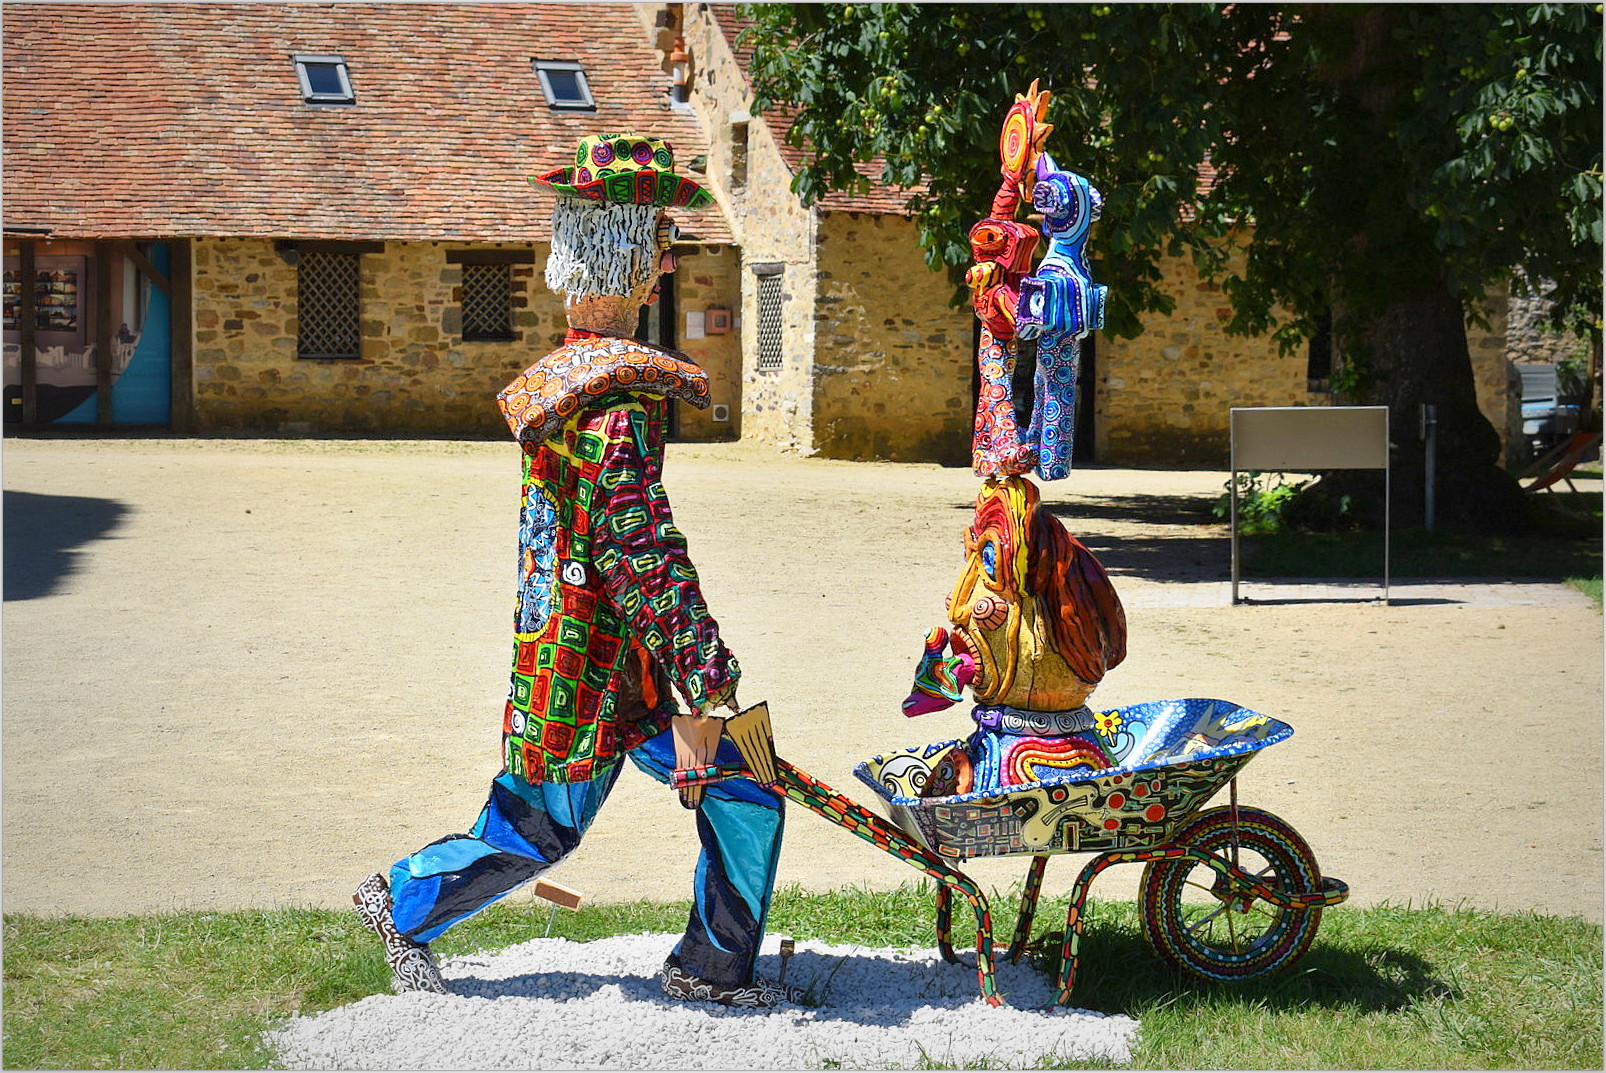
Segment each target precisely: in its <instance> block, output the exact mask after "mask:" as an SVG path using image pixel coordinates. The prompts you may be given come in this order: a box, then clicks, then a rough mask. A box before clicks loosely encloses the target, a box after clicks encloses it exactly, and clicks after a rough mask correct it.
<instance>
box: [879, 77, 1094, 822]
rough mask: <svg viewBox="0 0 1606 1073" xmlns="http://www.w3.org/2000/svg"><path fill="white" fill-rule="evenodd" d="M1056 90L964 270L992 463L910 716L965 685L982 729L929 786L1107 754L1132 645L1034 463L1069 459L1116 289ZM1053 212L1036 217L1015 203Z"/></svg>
mask: <svg viewBox="0 0 1606 1073" xmlns="http://www.w3.org/2000/svg"><path fill="white" fill-rule="evenodd" d="M1049 100H1050V95H1049V94H1048V92H1047V91H1039V89H1038V84H1037V83H1036V82H1033V83H1032V86H1031V88H1030V89H1029V90H1027V92H1026V93H1024V94H1021V95H1020V96H1019V97H1017V98H1016V99H1015V102H1014V104H1013V105H1012V106H1011V107H1010V109H1009V112H1008V114H1007V115H1006V116H1005V118H1004V126H1003V130H1002V133H1001V135H1000V137H999V146H998V150H999V159H1000V165H1001V167H1000V171H1001V173H1002V182H1001V183H1000V185H999V188H998V192H997V194H996V195H995V196H994V198H993V203H992V211H991V213H990V214H989V215H988V217H987V218H986V219H984V220H982V221H980V222H979V223H977V224H976V225H975V226H974V227H972V228H971V231H970V243H971V250H972V253H973V255H974V258H975V264H974V265H973V266H972V267H971V268H970V270H969V272H968V273H967V274H966V280H967V282H968V283H969V285H970V289H971V296H972V303H973V305H974V308H975V311H976V316H977V318H978V319H979V320H980V321H981V346H980V349H979V351H978V354H977V362H978V364H979V366H980V371H981V393H980V398H979V399H978V401H977V404H976V429H975V439H974V441H973V452H972V462H973V465H974V468H975V471H976V474H977V475H978V476H981V477H984V478H986V483H985V484H983V486H982V489H981V492H980V493H979V494H978V495H977V497H976V515H975V520H974V522H973V523H972V525H971V527H970V529H969V531H968V532H967V533H966V534H965V556H966V557H965V567H964V570H963V571H962V572H961V574H960V577H959V580H958V582H957V583H956V584H955V585H954V589H953V591H952V593H951V594H950V595H949V597H948V619H949V625H948V626H943V627H937V628H935V629H933V630H932V631H931V632H930V633H928V634H927V635H926V643H925V651H924V653H923V655H922V657H921V660H920V662H919V665H918V667H917V669H916V672H915V684H914V689H913V690H912V691H911V692H910V694H909V697H908V698H907V699H906V700H905V701H904V704H903V709H904V713H905V714H907V715H921V714H924V713H926V712H932V711H938V710H941V709H943V708H946V707H948V706H950V705H952V704H955V703H957V702H958V701H959V700H960V698H961V696H962V693H963V690H964V689H965V688H966V687H967V686H968V687H969V688H970V690H971V692H972V694H973V695H974V697H975V700H976V706H975V708H974V710H973V711H972V717H973V718H974V719H975V721H976V724H977V729H976V732H975V734H974V735H973V736H972V738H971V739H970V742H969V744H968V746H967V747H966V748H964V749H955V750H952V751H951V752H950V753H949V754H948V755H947V757H946V758H945V761H944V762H943V763H942V764H939V765H938V767H937V768H936V769H935V770H934V771H933V772H932V775H931V777H930V778H929V779H928V780H927V781H926V783H925V785H924V787H923V790H922V792H923V793H924V794H925V795H927V796H947V795H952V794H962V793H968V792H970V791H972V790H978V789H983V788H992V787H1008V786H1019V785H1025V784H1027V783H1034V782H1038V781H1041V780H1043V779H1045V778H1052V777H1053V776H1054V775H1055V774H1056V773H1065V772H1069V771H1072V770H1075V769H1077V768H1084V767H1085V768H1088V769H1090V770H1091V769H1093V768H1101V767H1107V766H1109V764H1110V758H1109V756H1108V755H1106V753H1105V751H1104V749H1103V748H1102V747H1101V745H1100V744H1099V740H1098V737H1097V735H1096V733H1093V732H1094V731H1095V730H1096V717H1095V715H1094V713H1093V712H1092V711H1090V710H1089V709H1088V708H1087V706H1086V704H1085V702H1086V700H1087V698H1088V696H1089V695H1090V694H1091V693H1092V692H1093V689H1094V687H1095V686H1097V685H1098V683H1099V681H1100V680H1101V679H1102V678H1103V677H1104V673H1105V672H1106V671H1107V670H1109V669H1110V668H1111V667H1114V666H1115V665H1116V664H1118V663H1120V662H1121V660H1122V659H1123V658H1124V657H1125V655H1126V617H1125V613H1124V612H1123V610H1122V608H1121V601H1120V598H1119V597H1117V596H1116V594H1115V589H1114V587H1113V586H1112V585H1111V584H1110V579H1109V575H1108V574H1106V573H1105V571H1104V568H1103V567H1102V566H1101V565H1100V564H1099V561H1098V560H1097V559H1096V558H1094V556H1093V554H1092V553H1091V552H1090V551H1088V550H1087V548H1086V547H1084V546H1083V545H1082V543H1081V542H1080V541H1078V540H1077V539H1076V538H1075V537H1073V536H1071V535H1070V534H1069V533H1067V532H1066V531H1065V527H1064V526H1063V525H1061V524H1060V522H1059V520H1058V519H1057V518H1055V517H1054V516H1053V515H1052V514H1051V513H1049V512H1048V511H1046V510H1043V509H1042V508H1041V504H1040V498H1039V495H1038V491H1037V488H1036V486H1035V485H1033V484H1032V482H1031V481H1030V480H1028V479H1027V477H1026V476H1025V475H1026V474H1027V473H1029V472H1031V471H1032V470H1034V469H1035V470H1036V472H1037V474H1038V475H1039V476H1040V477H1042V478H1044V479H1047V480H1054V479H1059V478H1062V477H1064V476H1066V475H1067V474H1068V473H1069V471H1070V462H1071V457H1070V452H1071V434H1072V431H1073V423H1074V415H1075V409H1076V407H1075V400H1076V363H1077V359H1078V356H1079V341H1080V340H1081V339H1082V338H1084V337H1085V336H1086V335H1087V333H1088V332H1090V331H1093V330H1095V329H1097V328H1099V327H1100V326H1101V325H1102V322H1103V312H1104V293H1105V288H1103V287H1100V286H1097V285H1095V284H1094V283H1093V281H1092V278H1091V275H1090V273H1089V271H1088V267H1087V254H1086V243H1087V236H1088V230H1089V228H1090V226H1091V225H1092V222H1093V221H1094V220H1096V219H1097V218H1098V215H1099V210H1100V208H1101V206H1102V198H1101V197H1100V195H1099V192H1098V190H1096V189H1095V188H1094V187H1093V185H1092V183H1090V182H1088V181H1087V179H1085V178H1083V177H1082V176H1080V175H1077V174H1076V173H1074V172H1069V171H1065V170H1062V169H1061V168H1059V167H1057V166H1056V165H1055V163H1054V158H1053V157H1052V156H1050V155H1049V154H1048V152H1047V151H1046V149H1045V142H1046V139H1047V137H1048V134H1049V133H1050V132H1051V131H1052V130H1053V127H1052V126H1051V125H1050V124H1048V123H1046V122H1044V120H1045V118H1046V116H1047V114H1048V105H1049ZM1023 202H1029V203H1030V204H1031V205H1032V207H1033V208H1035V209H1037V210H1038V211H1040V212H1041V213H1042V214H1043V221H1044V230H1045V231H1046V232H1047V234H1048V238H1049V244H1048V250H1047V253H1046V255H1045V257H1044V259H1043V261H1042V263H1041V264H1039V265H1038V266H1037V268H1036V270H1035V271H1033V270H1032V263H1031V258H1032V254H1033V252H1034V251H1035V250H1036V248H1037V245H1038V240H1039V235H1038V232H1037V231H1036V229H1035V228H1033V227H1032V226H1030V225H1029V224H1026V223H1022V222H1020V221H1017V220H1016V219H1015V218H1014V217H1015V215H1016V213H1017V212H1018V211H1019V210H1020V207H1021V205H1022V203H1023ZM1022 339H1031V340H1036V341H1037V346H1038V368H1037V374H1036V376H1035V378H1034V381H1035V383H1034V396H1035V397H1034V400H1033V410H1032V419H1031V423H1030V424H1029V425H1028V426H1027V428H1026V429H1025V430H1024V432H1023V431H1022V430H1021V429H1019V428H1018V426H1017V423H1016V420H1015V399H1014V393H1013V390H1012V379H1013V373H1014V367H1015V361H1016V356H1017V350H1016V348H1017V346H1018V341H1019V340H1022Z"/></svg>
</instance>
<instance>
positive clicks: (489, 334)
mask: <svg viewBox="0 0 1606 1073" xmlns="http://www.w3.org/2000/svg"><path fill="white" fill-rule="evenodd" d="M459 305H460V307H461V309H462V314H463V341H464V342H465V343H510V342H512V341H513V266H512V265H510V264H488V265H474V264H466V265H464V266H463V288H462V299H461V301H460V303H459Z"/></svg>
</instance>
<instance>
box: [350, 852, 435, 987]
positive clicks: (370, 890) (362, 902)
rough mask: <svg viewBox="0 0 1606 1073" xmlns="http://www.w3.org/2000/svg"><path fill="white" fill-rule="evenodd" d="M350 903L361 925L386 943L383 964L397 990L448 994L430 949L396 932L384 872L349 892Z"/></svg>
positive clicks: (388, 887) (375, 874)
mask: <svg viewBox="0 0 1606 1073" xmlns="http://www.w3.org/2000/svg"><path fill="white" fill-rule="evenodd" d="M351 900H352V902H353V903H355V904H356V906H357V918H358V919H359V920H361V921H362V922H363V926H364V927H366V928H367V929H368V930H369V931H371V932H373V933H374V934H375V935H377V936H379V941H380V942H382V943H384V944H385V961H386V962H388V963H389V964H390V971H391V975H392V980H391V986H392V987H393V988H395V990H396V991H398V992H401V991H427V992H431V993H433V994H437V995H449V994H451V992H450V991H448V990H447V989H446V981H445V980H443V979H441V970H440V969H438V968H436V966H435V957H434V955H432V954H431V953H430V952H429V947H428V946H425V945H424V944H423V943H415V942H413V940H411V939H409V938H407V936H405V935H403V934H402V933H401V932H399V931H397V930H396V924H395V922H394V921H392V920H391V918H390V884H389V883H387V882H385V876H384V874H383V873H381V872H375V873H374V874H373V875H371V876H369V877H368V878H367V879H365V880H363V881H362V882H361V883H359V884H358V885H357V889H356V890H354V891H352V894H351Z"/></svg>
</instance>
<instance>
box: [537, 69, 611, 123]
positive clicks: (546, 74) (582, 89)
mask: <svg viewBox="0 0 1606 1073" xmlns="http://www.w3.org/2000/svg"><path fill="white" fill-rule="evenodd" d="M530 63H531V65H532V66H533V67H534V68H535V77H536V78H537V79H539V80H540V82H541V94H542V96H544V97H546V103H547V106H548V107H550V108H552V109H554V110H566V111H588V112H594V111H596V108H597V102H596V100H595V99H594V98H593V97H592V96H591V84H590V83H589V82H587V81H586V71H585V67H584V66H583V65H581V64H579V63H576V62H574V61H573V60H531V61H530Z"/></svg>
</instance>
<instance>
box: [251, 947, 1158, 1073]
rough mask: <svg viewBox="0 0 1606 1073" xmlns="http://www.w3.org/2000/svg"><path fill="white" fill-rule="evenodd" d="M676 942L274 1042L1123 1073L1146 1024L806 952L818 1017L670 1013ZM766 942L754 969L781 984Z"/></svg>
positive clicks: (492, 1053) (594, 955)
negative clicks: (1079, 1064) (999, 1000)
mask: <svg viewBox="0 0 1606 1073" xmlns="http://www.w3.org/2000/svg"><path fill="white" fill-rule="evenodd" d="M675 940H676V936H673V935H664V934H649V935H624V936H615V937H613V938H608V939H600V940H597V941H596V942H590V943H576V942H572V941H570V940H568V939H533V940H531V941H530V942H527V943H521V944H519V945H518V946H515V947H512V948H510V949H508V950H505V951H502V952H501V953H498V954H476V955H472V956H468V957H457V958H447V959H445V960H443V962H442V964H441V971H442V974H443V975H444V976H445V977H446V980H447V984H448V986H449V987H450V988H451V990H452V993H451V994H450V995H426V994H416V993H415V994H407V995H373V996H370V997H368V998H365V999H362V1000H360V1001H358V1002H354V1003H352V1004H351V1005H349V1006H342V1007H340V1008H339V1009H335V1010H330V1011H329V1012H327V1013H322V1014H318V1015H317V1016H313V1017H301V1016H297V1017H293V1018H292V1019H291V1020H290V1021H289V1023H288V1024H286V1025H285V1026H283V1027H282V1028H279V1029H277V1030H275V1031H273V1032H270V1033H269V1034H268V1037H267V1039H268V1044H269V1046H271V1047H272V1048H273V1050H274V1052H275V1054H276V1056H277V1061H278V1063H279V1064H280V1065H281V1066H282V1067H283V1068H288V1069H690V1068H699V1069H820V1068H822V1067H823V1066H825V1065H826V1064H827V1063H840V1064H841V1066H842V1067H843V1068H849V1069H896V1068H910V1067H915V1066H917V1065H918V1064H919V1063H920V1062H921V1059H922V1056H924V1057H926V1058H929V1059H930V1060H931V1061H933V1062H935V1063H938V1064H940V1065H948V1066H964V1065H967V1064H968V1065H976V1064H980V1063H986V1064H988V1065H991V1066H993V1067H995V1068H1005V1069H1018V1068H1031V1067H1035V1066H1037V1065H1038V1063H1039V1060H1040V1059H1042V1058H1043V1057H1045V1056H1048V1055H1052V1056H1055V1057H1058V1058H1062V1059H1070V1058H1104V1059H1108V1060H1109V1061H1111V1062H1118V1063H1121V1062H1127V1061H1129V1060H1130V1058H1131V1052H1130V1049H1129V1048H1130V1044H1131V1042H1132V1040H1133V1038H1134V1035H1135V1033H1136V1032H1137V1029H1138V1023H1137V1022H1136V1021H1134V1020H1133V1019H1132V1018H1130V1017H1124V1016H1120V1015H1106V1014H1101V1013H1093V1012H1090V1011H1086V1010H1075V1009H1065V1008H1057V1009H1044V1008H1042V1007H1046V1006H1048V1004H1049V1003H1050V1002H1052V1001H1053V998H1054V988H1053V986H1052V984H1051V983H1050V982H1049V981H1048V980H1047V979H1046V978H1045V977H1044V976H1043V974H1041V973H1039V972H1037V971H1036V970H1034V969H1032V968H1030V967H1028V966H1025V965H1007V964H1006V965H1001V966H999V971H998V983H999V990H1000V991H1001V992H1002V993H1003V995H1004V998H1005V1000H1006V1001H1007V1002H1009V1003H1010V1004H1011V1005H1010V1006H1008V1007H992V1006H988V1005H987V1004H986V1003H984V1002H983V1001H982V1000H981V997H980V991H979V988H978V987H977V983H976V972H975V970H974V969H973V968H971V967H968V966H966V965H963V964H960V965H950V964H948V963H946V962H944V961H943V960H942V959H941V957H940V956H938V954H937V951H936V950H934V949H932V950H913V951H897V950H872V949H867V948H865V947H859V946H834V945H830V944H827V943H817V942H810V941H800V942H798V944H797V953H796V955H795V956H794V957H793V958H792V959H791V963H790V965H789V967H788V968H787V973H786V982H787V983H788V984H793V985H796V986H799V987H802V988H804V989H805V990H806V991H807V992H808V993H809V1001H811V1002H815V1003H818V1005H815V1006H807V1005H805V1006H792V1005H787V1006H782V1007H779V1008H776V1009H771V1010H733V1009H727V1008H726V1007H723V1006H716V1005H713V1004H711V1003H690V1002H675V1001H672V1000H670V999H668V998H666V997H665V996H664V994H663V992H662V991H661V990H659V987H658V979H657V973H658V968H659V966H660V965H662V964H663V960H664V957H665V956H666V955H667V954H668V953H669V951H670V949H671V948H672V947H673V946H674V944H675ZM778 950H779V939H778V938H777V937H773V936H772V937H770V938H768V939H766V941H765V944H764V948H763V952H762V954H761V955H760V957H759V961H758V971H759V974H760V975H762V976H769V977H771V978H773V977H775V976H776V975H778V973H779V971H780V957H779V953H778Z"/></svg>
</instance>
